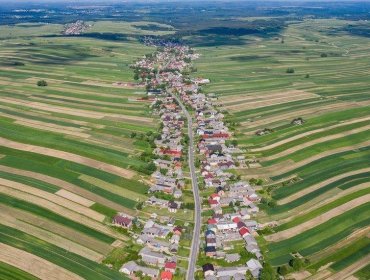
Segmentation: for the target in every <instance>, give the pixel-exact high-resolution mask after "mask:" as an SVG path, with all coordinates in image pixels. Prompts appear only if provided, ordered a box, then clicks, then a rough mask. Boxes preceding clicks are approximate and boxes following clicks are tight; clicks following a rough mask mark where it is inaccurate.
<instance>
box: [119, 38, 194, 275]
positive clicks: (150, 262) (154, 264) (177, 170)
mask: <svg viewBox="0 0 370 280" xmlns="http://www.w3.org/2000/svg"><path fill="white" fill-rule="evenodd" d="M196 57H197V55H196V54H194V53H192V52H191V51H190V49H189V48H188V47H184V46H178V45H170V46H164V47H163V49H162V50H161V51H157V52H155V53H154V54H153V55H147V56H145V57H144V58H143V59H141V60H138V61H136V62H135V64H134V65H132V68H134V69H135V71H136V73H138V75H139V76H140V77H141V78H142V79H143V80H144V81H145V83H146V87H147V89H148V95H149V96H150V97H151V98H152V104H151V108H152V110H153V113H154V114H156V115H158V116H159V118H160V120H161V125H160V133H159V136H158V137H157V138H156V139H155V140H154V144H155V149H154V151H153V153H154V160H153V163H154V164H155V165H156V167H157V171H155V172H154V173H153V174H152V175H151V182H152V184H151V185H150V188H149V190H148V199H147V200H146V201H145V205H146V206H149V207H150V209H153V213H152V215H151V219H149V220H147V221H146V222H145V225H144V227H143V229H142V231H141V233H140V234H139V235H138V236H137V238H136V243H137V244H139V245H141V246H142V249H141V250H140V252H139V257H140V259H139V260H137V261H130V262H127V263H125V264H123V266H122V268H121V269H120V271H121V272H122V273H125V274H127V275H130V276H132V277H134V276H135V275H137V274H141V275H144V276H149V277H151V278H152V279H161V280H172V279H173V277H174V275H175V274H176V273H178V270H179V268H178V263H177V258H178V257H177V254H178V250H179V246H180V245H179V244H180V240H181V236H182V235H183V232H184V228H183V227H181V226H176V225H175V214H176V213H177V212H178V211H180V209H181V211H186V210H182V208H183V207H182V206H183V201H182V199H183V189H184V187H185V178H184V174H183V158H184V151H185V150H186V147H187V143H186V139H185V137H184V133H183V130H184V126H185V118H184V116H183V113H182V110H181V108H180V106H179V104H178V103H177V101H176V100H175V98H174V97H173V96H171V95H170V94H167V93H166V91H165V89H166V87H167V86H171V85H173V84H177V85H179V84H181V83H183V75H182V74H181V72H182V71H183V70H184V69H185V68H187V67H188V66H189V63H190V62H191V60H192V59H194V58H196ZM163 209H167V212H168V214H169V215H172V217H169V218H168V219H165V220H164V219H163V218H164V217H163V216H161V217H160V218H159V220H160V221H159V222H157V221H156V220H157V218H158V215H157V213H156V212H158V211H161V213H163ZM157 210H158V211H157ZM126 219H128V217H124V220H125V221H123V217H122V216H119V217H118V216H116V217H115V218H114V223H115V224H116V225H122V226H126V225H128V221H126Z"/></svg>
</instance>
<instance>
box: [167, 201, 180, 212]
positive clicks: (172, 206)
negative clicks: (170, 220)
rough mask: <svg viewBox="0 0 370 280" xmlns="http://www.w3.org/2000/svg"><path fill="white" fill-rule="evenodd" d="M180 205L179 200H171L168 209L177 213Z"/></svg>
mask: <svg viewBox="0 0 370 280" xmlns="http://www.w3.org/2000/svg"><path fill="white" fill-rule="evenodd" d="M179 208H180V206H179V204H178V203H177V202H175V201H169V202H168V211H170V212H171V213H176V212H177V209H179Z"/></svg>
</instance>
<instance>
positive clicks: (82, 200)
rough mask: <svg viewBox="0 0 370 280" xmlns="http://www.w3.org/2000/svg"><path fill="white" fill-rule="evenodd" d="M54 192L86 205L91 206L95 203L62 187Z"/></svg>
mask: <svg viewBox="0 0 370 280" xmlns="http://www.w3.org/2000/svg"><path fill="white" fill-rule="evenodd" d="M55 194H56V195H58V196H61V197H63V198H65V199H68V200H70V201H73V202H75V203H78V204H81V205H83V206H86V207H91V206H92V205H93V204H94V203H95V202H94V201H91V200H89V199H86V198H84V197H82V196H79V195H77V194H75V193H72V192H69V191H66V190H63V189H61V190H59V191H57V192H56V193H55Z"/></svg>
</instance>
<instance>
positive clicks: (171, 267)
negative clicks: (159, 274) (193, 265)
mask: <svg viewBox="0 0 370 280" xmlns="http://www.w3.org/2000/svg"><path fill="white" fill-rule="evenodd" d="M176 266H177V264H176V262H174V261H169V262H166V263H165V264H164V270H165V271H169V272H172V273H175V272H176Z"/></svg>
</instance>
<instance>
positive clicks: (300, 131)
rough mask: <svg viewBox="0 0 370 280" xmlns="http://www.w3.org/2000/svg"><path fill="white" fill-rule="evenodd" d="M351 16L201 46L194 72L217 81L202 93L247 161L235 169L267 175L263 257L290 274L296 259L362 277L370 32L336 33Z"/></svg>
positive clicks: (307, 266)
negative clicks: (213, 98) (234, 42)
mask: <svg viewBox="0 0 370 280" xmlns="http://www.w3.org/2000/svg"><path fill="white" fill-rule="evenodd" d="M351 24H352V25H353V26H356V24H358V23H356V22H350V21H344V20H334V19H330V20H328V19H315V20H310V19H308V20H305V21H301V22H298V23H293V24H289V26H287V27H286V28H285V29H284V30H283V31H282V32H281V33H280V34H279V35H278V36H271V37H266V38H261V37H258V36H253V35H246V36H244V37H243V39H244V41H243V42H244V44H241V45H226V46H217V47H199V48H198V50H199V51H200V53H201V54H202V56H201V58H200V59H199V61H197V64H196V66H197V70H198V72H200V73H202V75H204V77H207V78H210V79H211V84H210V85H207V86H206V87H205V91H206V92H209V93H215V94H216V96H217V97H218V100H217V102H218V104H219V105H220V109H221V110H224V112H225V114H226V116H227V119H228V122H229V124H230V125H231V127H233V129H234V135H235V138H236V140H237V141H238V144H239V146H240V147H243V148H244V149H246V159H247V162H248V161H250V162H251V164H250V165H249V164H248V163H247V167H243V168H237V169H236V172H237V173H238V174H240V175H241V176H242V177H244V178H245V179H250V178H262V179H263V180H264V182H265V183H264V185H265V187H263V189H262V191H261V192H260V193H261V195H262V196H263V204H262V207H261V208H262V210H263V211H262V212H261V213H260V214H259V221H260V222H262V223H264V224H265V225H266V224H269V223H272V224H276V226H274V227H271V228H270V229H269V230H268V231H266V232H268V233H265V236H264V239H265V242H264V245H263V247H264V250H265V257H266V258H267V259H268V261H269V262H270V263H271V264H272V265H273V266H275V267H283V266H284V267H286V268H287V269H288V273H293V272H294V268H292V267H291V266H290V265H289V263H290V261H291V260H292V259H294V258H297V257H298V258H301V259H302V263H303V268H301V272H302V271H304V273H307V275H315V274H316V273H318V277H323V276H325V277H330V276H331V275H332V276H333V277H336V276H338V277H339V275H342V274H341V273H343V275H346V276H350V275H355V276H356V275H357V274H356V271H357V270H358V271H359V272H358V275H361V273H363V274H365V275H366V270H364V269H363V267H364V266H363V264H366V263H367V264H368V263H369V259H368V258H367V256H368V254H369V252H368V250H369V236H368V235H366V231H368V227H369V223H370V221H369V219H368V217H369V214H370V213H369V204H368V201H369V192H370V183H369V182H370V177H369V171H370V169H369V162H370V153H369V148H370V142H369V140H370V126H369V124H370V123H369V120H370V106H369V105H370V93H369V88H370V83H369V79H368V76H369V68H368V65H369V63H370V54H369V52H368V49H369V47H370V39H369V38H368V37H366V36H356V35H352V34H349V33H346V32H344V31H338V30H341V28H343V27H345V26H348V25H351ZM367 25H368V24H367ZM215 58H217V59H215ZM289 68H291V69H294V71H291V72H293V73H287V72H288V71H287V69H289ZM296 118H302V119H303V121H304V122H303V124H301V125H294V124H292V123H291V122H292V121H293V120H294V119H296ZM264 129H268V132H267V133H266V134H265V135H262V136H257V135H256V132H257V131H258V130H264ZM256 163H257V164H256ZM364 232H365V234H364ZM341 245H342V246H345V247H344V248H343V249H342V248H341ZM338 248H341V249H340V250H339V251H338ZM360 264H361V265H360ZM279 269H280V268H279ZM302 273H303V272H302ZM292 275H293V274H292ZM320 275H321V276H320ZM367 275H368V274H367ZM292 277H294V276H292ZM356 277H357V276H356ZM365 278H366V277H365ZM322 279H324V278H322ZM325 279H326V278H325Z"/></svg>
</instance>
